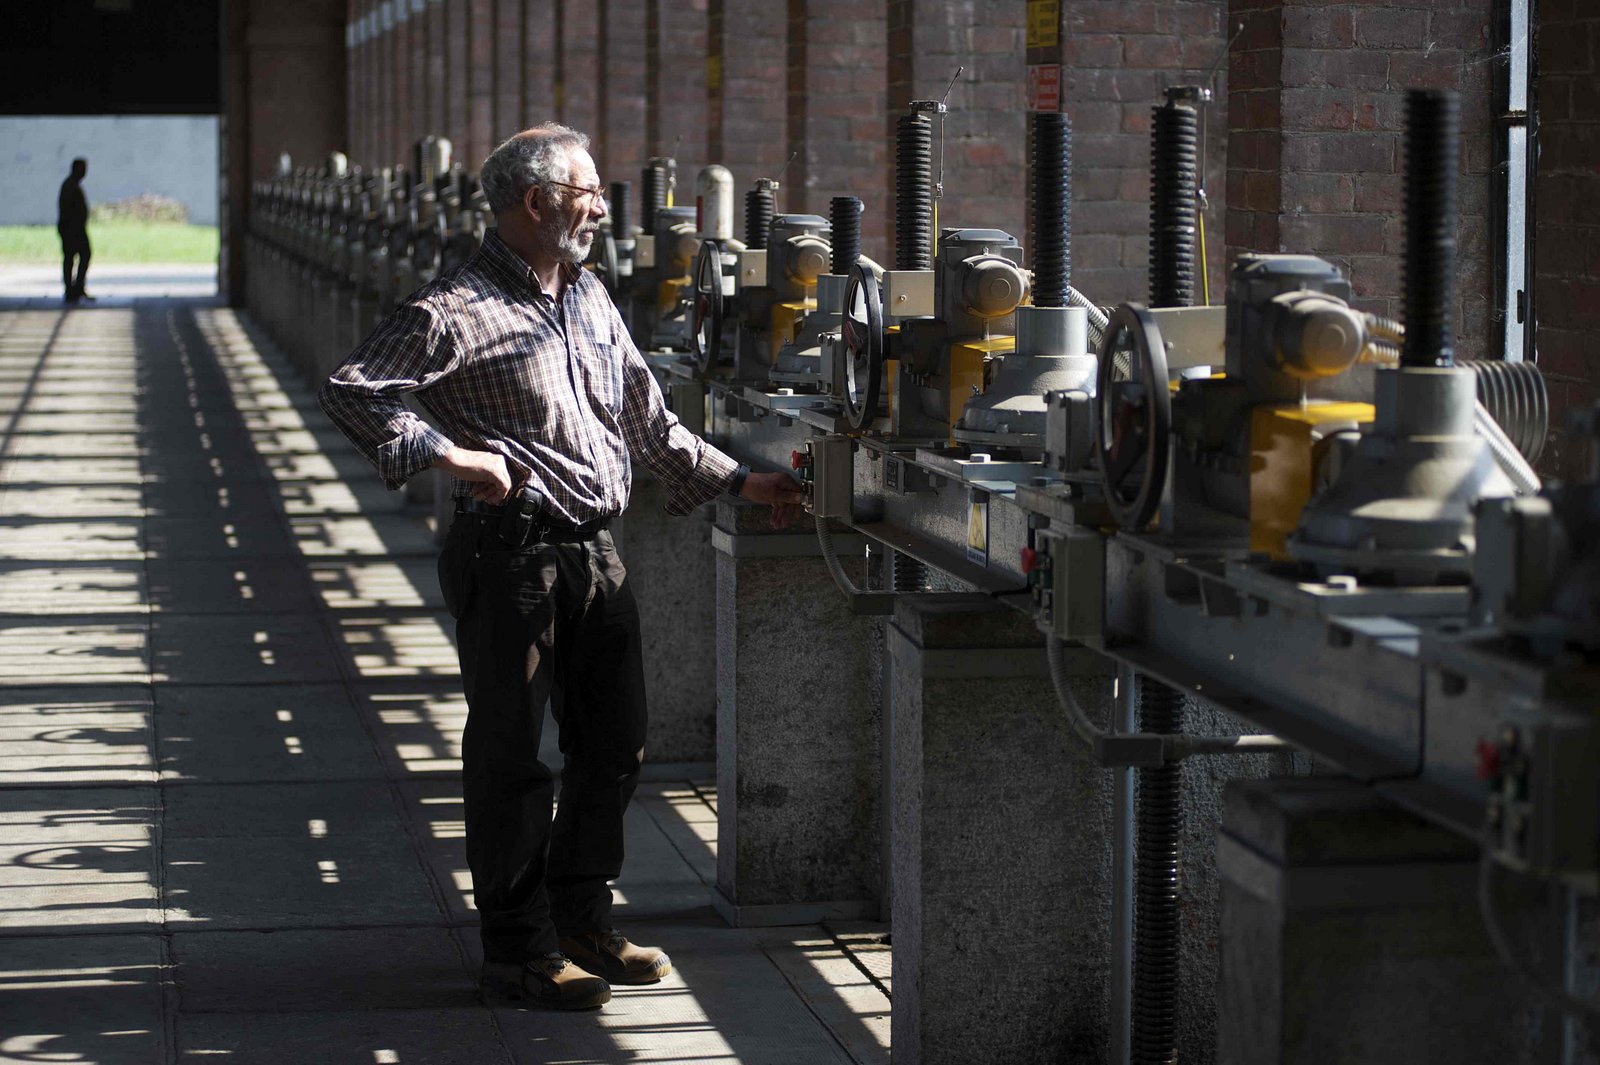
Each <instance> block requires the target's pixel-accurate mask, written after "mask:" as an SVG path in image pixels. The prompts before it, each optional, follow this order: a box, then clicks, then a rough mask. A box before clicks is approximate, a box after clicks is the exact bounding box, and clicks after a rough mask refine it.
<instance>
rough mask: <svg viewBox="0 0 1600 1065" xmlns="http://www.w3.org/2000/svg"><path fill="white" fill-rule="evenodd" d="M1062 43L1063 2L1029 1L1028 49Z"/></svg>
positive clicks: (1053, 0) (1049, 0)
mask: <svg viewBox="0 0 1600 1065" xmlns="http://www.w3.org/2000/svg"><path fill="white" fill-rule="evenodd" d="M1060 43H1061V0H1028V47H1029V48H1054V47H1055V46H1056V45H1058V44H1060Z"/></svg>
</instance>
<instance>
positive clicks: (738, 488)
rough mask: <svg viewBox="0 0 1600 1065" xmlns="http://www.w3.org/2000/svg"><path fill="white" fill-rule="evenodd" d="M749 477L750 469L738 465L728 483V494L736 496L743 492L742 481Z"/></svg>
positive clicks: (743, 465) (740, 464)
mask: <svg viewBox="0 0 1600 1065" xmlns="http://www.w3.org/2000/svg"><path fill="white" fill-rule="evenodd" d="M748 476H750V467H749V466H746V465H745V464H744V463H742V462H741V463H739V468H738V469H736V470H734V471H733V480H732V481H730V482H729V483H728V494H729V495H731V496H736V495H738V494H739V493H740V492H742V491H744V479H745V478H746V477H748Z"/></svg>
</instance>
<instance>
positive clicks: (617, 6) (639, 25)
mask: <svg viewBox="0 0 1600 1065" xmlns="http://www.w3.org/2000/svg"><path fill="white" fill-rule="evenodd" d="M646 3H647V0H600V4H599V10H600V32H599V36H600V54H599V56H598V57H597V62H598V63H599V66H600V69H601V70H603V71H604V72H605V77H603V78H601V79H600V88H599V93H598V98H597V101H596V104H597V109H598V112H599V117H598V119H597V123H596V126H597V128H596V130H595V134H596V137H595V142H596V143H595V149H596V155H595V160H596V161H597V162H598V163H599V164H600V178H601V180H602V181H630V182H632V183H633V186H634V196H635V202H637V197H638V187H639V169H640V167H642V166H643V165H644V160H645V157H646V156H648V155H649V154H650V153H649V151H648V149H647V148H646V143H647V137H646V131H645V121H646V114H645V112H646V106H645V95H646V64H645V7H646Z"/></svg>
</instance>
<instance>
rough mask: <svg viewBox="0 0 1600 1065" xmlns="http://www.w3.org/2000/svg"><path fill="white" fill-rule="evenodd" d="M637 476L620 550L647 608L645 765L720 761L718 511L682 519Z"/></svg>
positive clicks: (654, 486)
mask: <svg viewBox="0 0 1600 1065" xmlns="http://www.w3.org/2000/svg"><path fill="white" fill-rule="evenodd" d="M640 472H641V471H639V470H637V469H636V470H635V471H634V482H633V498H632V499H631V500H630V501H629V503H628V510H627V513H626V514H625V515H624V516H623V520H622V522H621V523H620V526H621V527H620V529H617V528H616V527H615V526H614V527H613V528H614V531H615V533H616V540H617V553H618V554H619V555H621V556H622V564H623V565H624V566H626V567H627V568H628V580H629V583H630V584H632V586H633V594H634V598H635V599H636V600H638V603H639V617H640V627H641V629H642V632H643V639H644V675H645V685H646V691H647V693H648V695H649V699H650V730H649V732H648V733H647V736H646V740H645V760H646V762H648V763H649V764H650V765H653V766H659V765H662V764H664V763H683V762H694V763H702V764H706V765H709V764H710V763H711V762H712V761H713V760H714V759H715V758H716V744H717V683H716V664H717V648H716V616H717V610H716V590H717V567H716V555H715V553H714V552H713V551H712V550H711V523H712V516H713V508H712V507H710V506H706V507H702V508H700V509H699V510H696V511H695V512H694V513H693V514H689V515H687V516H685V517H681V518H675V517H672V516H670V515H669V514H667V512H666V510H665V509H664V506H665V503H666V492H665V491H663V490H662V488H661V485H660V483H659V482H657V481H656V480H654V479H653V478H648V477H645V478H641V477H640V476H639V474H640Z"/></svg>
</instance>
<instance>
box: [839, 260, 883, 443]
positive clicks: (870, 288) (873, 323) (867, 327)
mask: <svg viewBox="0 0 1600 1065" xmlns="http://www.w3.org/2000/svg"><path fill="white" fill-rule="evenodd" d="M847 276H848V277H849V281H847V282H846V283H845V289H844V307H843V311H844V314H843V315H842V317H841V320H840V323H839V336H840V339H841V340H842V341H843V342H844V350H845V357H844V403H845V409H846V411H847V412H848V413H849V415H850V424H851V425H852V426H854V427H855V428H857V429H865V428H867V427H869V426H870V425H871V424H872V420H873V419H874V418H876V417H877V416H878V396H879V394H880V390H881V389H882V387H883V349H884V339H885V338H884V330H883V297H882V295H880V293H879V291H878V278H877V276H876V275H875V274H873V272H872V268H871V267H869V266H867V265H865V264H863V263H856V264H855V265H854V266H852V267H850V273H849V274H848V275H847Z"/></svg>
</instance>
